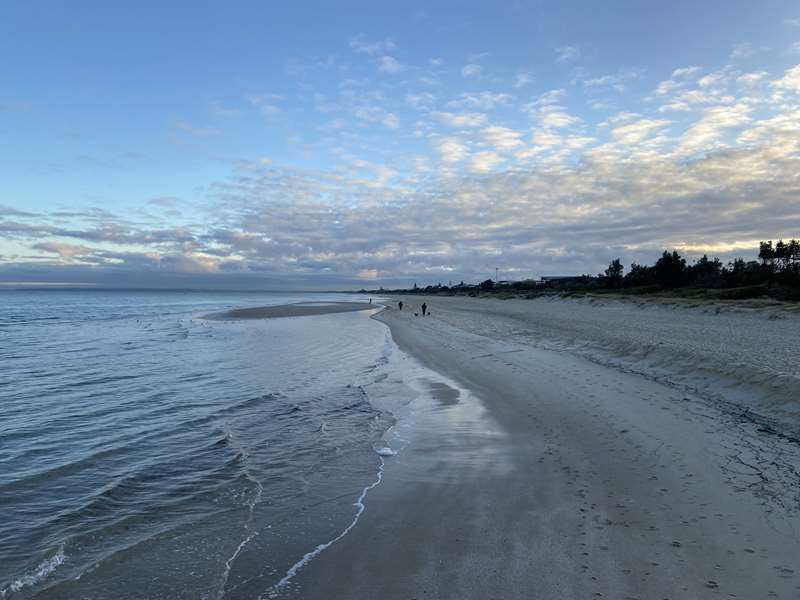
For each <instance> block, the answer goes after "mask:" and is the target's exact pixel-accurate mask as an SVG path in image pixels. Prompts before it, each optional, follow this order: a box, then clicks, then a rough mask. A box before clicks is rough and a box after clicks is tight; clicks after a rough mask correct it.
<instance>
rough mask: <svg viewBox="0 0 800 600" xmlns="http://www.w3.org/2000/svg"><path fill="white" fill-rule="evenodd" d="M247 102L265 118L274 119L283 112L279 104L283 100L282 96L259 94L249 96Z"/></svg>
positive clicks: (246, 98) (246, 97)
mask: <svg viewBox="0 0 800 600" xmlns="http://www.w3.org/2000/svg"><path fill="white" fill-rule="evenodd" d="M245 100H247V102H249V103H250V104H251V105H252V106H254V107H256V108H257V109H258V110H259V111H260V112H261V114H262V115H264V116H265V117H274V116H275V115H277V114H278V113H280V112H281V108H280V106H278V102H280V101H282V100H283V96H281V95H280V94H272V93H267V92H262V93H257V94H247V95H246V96H245Z"/></svg>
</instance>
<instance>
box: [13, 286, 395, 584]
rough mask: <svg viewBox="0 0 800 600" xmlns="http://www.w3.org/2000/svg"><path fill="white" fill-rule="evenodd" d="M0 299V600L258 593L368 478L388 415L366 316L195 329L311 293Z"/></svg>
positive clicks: (327, 527)
mask: <svg viewBox="0 0 800 600" xmlns="http://www.w3.org/2000/svg"><path fill="white" fill-rule="evenodd" d="M0 294H2V298H1V299H0V300H2V302H1V303H0V306H1V307H2V308H0V331H2V334H0V362H1V363H2V364H3V371H2V376H1V377H0V597H2V598H6V597H8V598H64V597H81V598H109V597H114V598H141V597H147V598H184V597H185V598H198V597H200V598H209V599H211V598H225V597H233V596H236V597H239V596H241V595H245V596H251V597H258V596H259V595H265V596H266V595H269V594H270V593H272V592H274V590H276V589H279V588H280V586H281V585H282V584H281V581H284V580H285V578H286V577H290V576H291V571H292V569H295V570H296V569H297V568H299V567H300V566H301V563H303V564H305V563H304V562H303V561H306V562H307V560H310V559H311V558H313V555H314V553H315V552H318V551H321V550H320V547H321V546H323V545H325V544H329V543H332V542H330V541H331V540H335V539H337V536H340V535H343V534H344V533H346V531H347V530H349V527H352V525H353V524H354V523H355V521H356V520H357V518H358V515H359V514H360V513H361V511H362V510H363V509H364V504H363V498H364V495H365V494H366V493H367V492H368V490H369V489H370V488H371V487H373V486H374V485H377V483H378V482H379V481H380V472H381V471H380V469H381V466H382V463H383V458H382V457H381V456H378V455H377V454H376V453H375V452H374V451H373V445H376V444H377V442H378V440H379V439H380V436H381V434H382V433H383V432H384V431H385V430H386V428H387V427H389V426H390V425H391V423H392V420H391V418H390V416H389V415H388V414H387V413H385V412H381V411H379V410H377V409H376V408H374V406H373V404H372V403H371V401H370V400H371V399H370V386H371V384H372V383H373V382H374V381H376V380H384V379H385V377H386V374H385V372H386V370H387V369H389V368H390V367H391V365H390V362H391V361H390V354H391V352H392V346H391V344H390V343H389V341H388V338H387V331H386V329H385V328H384V326H383V325H381V324H379V323H376V322H375V321H373V320H371V319H369V318H368V315H367V314H364V313H343V314H336V315H324V316H317V317H309V318H290V319H277V320H270V321H249V322H244V323H228V322H208V321H204V320H200V319H197V318H196V316H195V315H197V314H201V313H206V312H210V311H212V310H225V309H228V308H231V307H233V306H254V305H264V304H282V303H286V302H294V301H300V300H309V301H314V300H316V301H325V297H324V296H322V295H317V296H314V295H309V296H306V297H303V298H300V297H287V296H281V295H264V294H203V293H178V292H159V293H126V294H122V293H114V292H110V293H103V292H96V291H94V292H93V291H81V292H67V291H26V292H11V291H3V292H0ZM340 299H341V298H337V300H340ZM381 390H382V392H381V393H382V394H385V393H386V387H385V384H384V385H383V386H382V387H381ZM396 393H397V395H398V397H399V396H401V395H402V394H405V393H406V391H405V390H400V389H398V390H396ZM384 400H385V399H384ZM380 405H381V406H383V407H386V406H387V404H386V402H385V401H384V402H383V403H381V404H380ZM376 478H377V480H376ZM354 503H355V504H354ZM323 549H324V548H323Z"/></svg>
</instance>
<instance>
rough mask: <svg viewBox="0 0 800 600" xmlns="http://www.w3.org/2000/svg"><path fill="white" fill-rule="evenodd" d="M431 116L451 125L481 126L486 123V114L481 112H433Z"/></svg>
mask: <svg viewBox="0 0 800 600" xmlns="http://www.w3.org/2000/svg"><path fill="white" fill-rule="evenodd" d="M431 116H432V117H433V118H434V119H436V120H437V121H439V122H441V123H444V124H445V125H448V126H449V127H480V126H481V125H484V124H485V123H486V115H484V114H481V113H452V112H433V113H431Z"/></svg>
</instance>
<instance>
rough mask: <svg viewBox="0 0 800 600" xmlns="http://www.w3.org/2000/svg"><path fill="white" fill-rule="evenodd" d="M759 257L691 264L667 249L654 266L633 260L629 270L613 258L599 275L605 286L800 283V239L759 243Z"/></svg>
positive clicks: (719, 285) (781, 284)
mask: <svg viewBox="0 0 800 600" xmlns="http://www.w3.org/2000/svg"><path fill="white" fill-rule="evenodd" d="M758 259H759V260H750V261H745V260H744V259H742V258H737V259H735V260H733V261H731V262H729V263H727V264H723V263H722V262H721V261H720V260H719V259H718V258H713V259H710V258H708V256H707V255H705V254H704V255H703V256H702V257H701V258H699V259H698V260H696V261H695V262H694V263H693V264H688V263H687V261H686V259H685V258H684V257H682V256H681V255H680V254H679V253H678V251H677V250H673V251H671V252H670V251H667V250H665V251H664V252H663V253H662V254H661V257H660V258H659V259H658V260H657V261H656V262H655V264H653V265H640V264H637V263H633V264H632V265H631V266H630V269H629V270H628V272H627V273H626V272H625V268H624V267H623V266H622V263H621V262H620V260H619V258H616V259H614V260H612V261H611V263H610V264H609V265H608V268H607V269H606V270H605V272H604V273H603V274H601V275H600V276H599V279H600V281H602V283H603V285H604V286H605V287H609V288H632V287H640V286H659V287H662V288H680V287H687V286H694V287H703V288H739V287H747V286H765V287H769V286H773V285H777V286H789V287H797V286H800V242H799V241H798V240H795V239H792V240H789V241H788V242H784V241H783V240H779V241H778V242H777V243H775V244H773V242H772V241H768V242H761V243H760V244H759V253H758Z"/></svg>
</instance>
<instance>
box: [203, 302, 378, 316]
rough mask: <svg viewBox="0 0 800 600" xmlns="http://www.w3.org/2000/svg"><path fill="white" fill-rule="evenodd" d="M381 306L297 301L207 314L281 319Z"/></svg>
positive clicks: (365, 303) (363, 303)
mask: <svg viewBox="0 0 800 600" xmlns="http://www.w3.org/2000/svg"><path fill="white" fill-rule="evenodd" d="M372 308H379V307H378V306H377V305H375V304H369V303H367V302H297V303H295V304H281V305H278V306H255V307H252V308H236V309H233V310H228V311H225V312H220V313H212V314H210V315H205V317H204V318H206V319H215V320H229V319H231V320H232V319H280V318H283V317H308V316H313V315H329V314H333V313H342V312H353V311H358V310H370V309H372Z"/></svg>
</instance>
